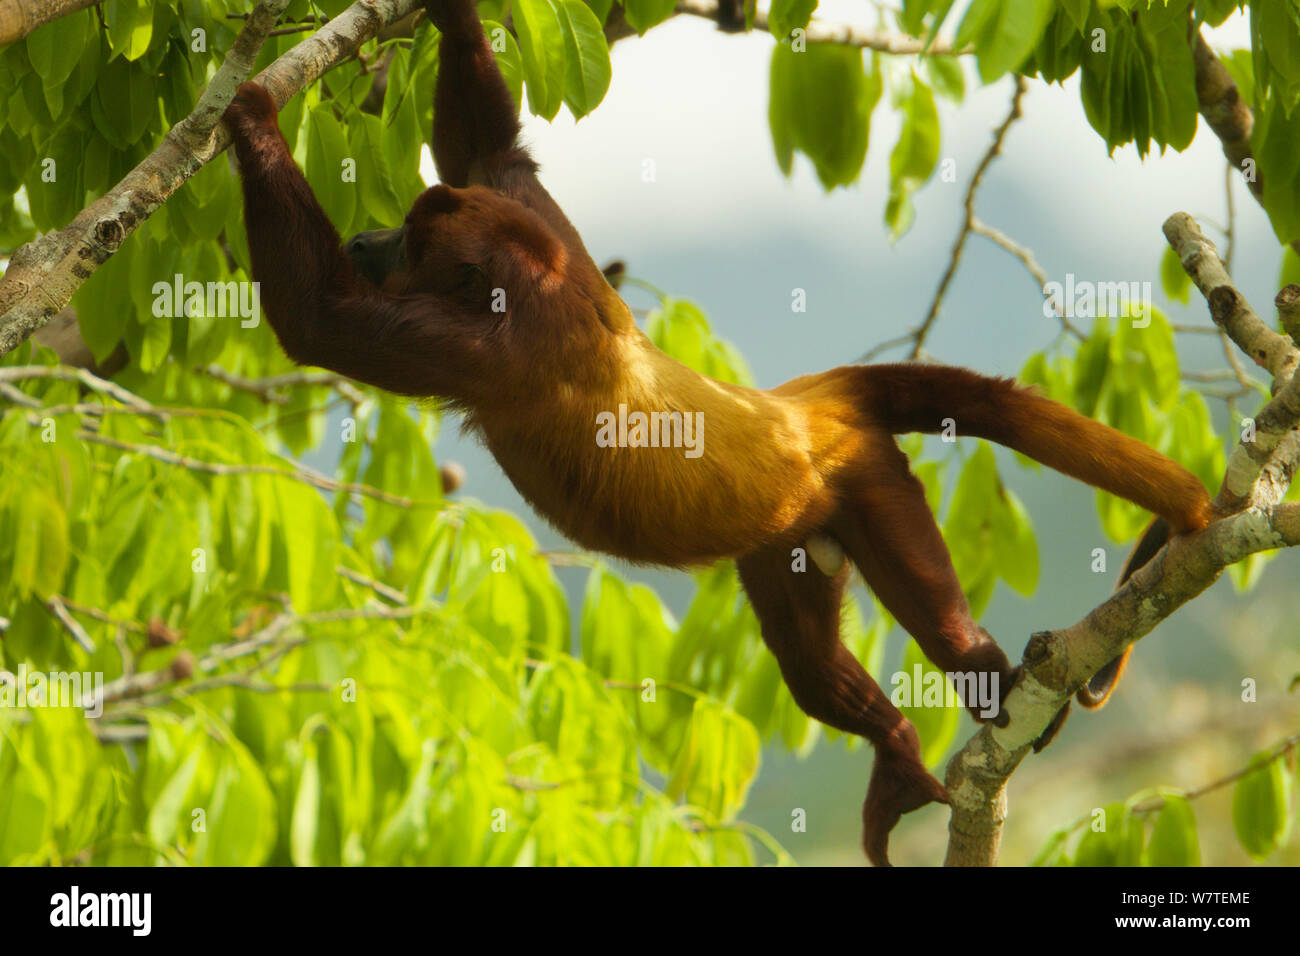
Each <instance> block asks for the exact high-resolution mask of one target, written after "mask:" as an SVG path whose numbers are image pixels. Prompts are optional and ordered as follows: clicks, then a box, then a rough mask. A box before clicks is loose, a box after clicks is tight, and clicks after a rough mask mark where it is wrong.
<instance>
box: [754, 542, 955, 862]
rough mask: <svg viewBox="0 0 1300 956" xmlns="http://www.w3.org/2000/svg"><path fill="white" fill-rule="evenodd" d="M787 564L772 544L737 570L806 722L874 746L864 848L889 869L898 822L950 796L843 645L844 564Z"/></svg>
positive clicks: (910, 732)
mask: <svg viewBox="0 0 1300 956" xmlns="http://www.w3.org/2000/svg"><path fill="white" fill-rule="evenodd" d="M790 563H791V559H790V551H789V549H788V548H783V547H771V548H764V549H762V550H760V551H755V552H753V553H751V554H748V555H745V556H744V557H743V558H741V559H740V560H739V561H738V562H737V565H738V567H739V568H740V580H741V583H742V584H744V586H745V592H746V593H747V594H748V595H749V600H750V603H751V604H752V605H753V607H754V612H755V613H756V614H757V615H758V621H759V624H760V625H761V627H762V632H763V641H764V642H765V643H766V644H767V646H768V648H769V649H770V650H771V651H772V653H773V654H775V655H776V659H777V663H778V664H779V665H780V667H781V674H782V676H783V677H784V678H785V683H786V686H788V687H789V688H790V693H791V694H792V695H793V696H794V699H795V702H796V703H797V704H798V705H799V707H800V708H801V709H802V710H803V711H804V713H806V714H807V715H808V716H809V717H812V718H813V719H815V720H819V721H821V722H822V723H824V724H828V725H830V726H831V727H834V728H836V729H837V730H842V731H845V732H846V733H851V734H858V735H859V736H862V737H866V738H867V739H868V740H869V741H871V743H872V744H873V745H874V747H875V750H876V760H875V765H874V766H873V767H872V770H871V782H870V784H869V785H868V787H867V797H866V801H865V802H864V803H863V805H862V845H863V849H865V850H866V853H867V857H868V858H869V859H870V860H871V862H872V863H874V864H876V865H877V866H888V865H889V858H888V854H887V850H888V845H889V831H890V830H892V829H893V828H894V825H895V824H896V823H897V822H898V819H899V817H901V816H902V815H903V814H904V813H907V812H909V811H911V810H915V809H917V808H918V807H923V806H925V805H926V804H927V803H931V802H933V801H938V802H940V803H947V802H948V793H947V791H946V790H944V788H943V785H942V784H941V783H939V781H938V780H936V779H935V778H934V777H933V776H931V775H930V773H929V771H927V770H926V769H925V765H924V764H923V763H922V762H921V747H920V740H919V738H918V737H917V734H916V729H915V728H914V727H913V726H912V725H911V723H909V722H908V720H907V719H906V718H905V717H904V716H903V715H902V714H900V713H899V712H898V710H897V709H896V708H895V707H894V706H893V705H892V704H891V703H890V702H889V699H888V698H887V697H886V696H885V694H884V692H883V691H881V689H880V687H879V686H877V684H876V682H875V681H873V680H872V679H871V677H870V675H868V674H867V672H866V671H865V670H863V668H862V665H861V664H859V663H858V661H857V658H855V657H854V656H853V655H852V653H850V652H849V649H848V648H847V647H845V646H844V644H843V643H841V641H840V636H839V628H840V599H841V596H842V594H843V591H844V582H845V581H846V580H847V578H848V566H847V564H845V566H844V568H843V569H842V570H841V571H840V572H839V573H838V574H836V575H835V576H834V577H827V576H826V575H825V574H823V573H822V572H821V571H820V570H818V569H817V567H815V566H812V567H809V568H808V569H807V570H805V571H802V572H799V571H793V570H791V568H790Z"/></svg>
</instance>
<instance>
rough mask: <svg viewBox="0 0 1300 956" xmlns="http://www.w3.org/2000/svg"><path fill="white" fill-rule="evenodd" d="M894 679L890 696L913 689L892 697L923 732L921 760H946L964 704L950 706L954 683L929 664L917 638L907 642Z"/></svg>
mask: <svg viewBox="0 0 1300 956" xmlns="http://www.w3.org/2000/svg"><path fill="white" fill-rule="evenodd" d="M918 675H920V682H919V683H918V680H917V677H918ZM903 681H905V683H904V682H903ZM895 682H896V683H895V686H894V688H893V689H892V691H891V695H901V693H902V691H903V689H904V688H906V689H908V690H910V692H911V693H910V694H909V695H908V696H907V697H901V696H892V699H893V700H895V701H899V703H897V704H896V706H897V707H898V709H899V710H900V711H902V713H903V716H904V717H906V718H907V719H908V720H910V721H911V722H912V723H913V724H914V725H915V727H916V732H917V733H918V734H920V735H921V759H922V760H923V761H924V762H925V765H926V766H927V767H933V766H935V765H936V764H937V763H938V762H939V761H940V760H941V759H943V755H944V754H945V753H947V751H948V748H949V747H950V746H952V742H953V741H954V740H955V739H956V737H957V730H958V729H959V728H960V727H961V713H962V705H961V703H960V701H955V702H954V703H953V705H952V706H951V707H949V706H948V697H949V695H950V691H951V689H952V683H951V682H950V681H949V680H948V677H947V675H946V674H944V672H943V671H941V670H939V668H937V667H935V666H934V665H933V664H931V663H930V661H929V659H928V658H927V657H926V656H925V654H924V653H923V652H922V651H921V648H920V647H919V646H918V645H917V643H916V641H914V640H910V641H908V642H907V647H906V649H905V650H904V651H903V666H902V667H901V668H900V670H899V673H898V674H897V675H895ZM927 691H928V692H929V693H928V694H927ZM936 698H937V699H936Z"/></svg>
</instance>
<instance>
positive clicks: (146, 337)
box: [0, 0, 610, 372]
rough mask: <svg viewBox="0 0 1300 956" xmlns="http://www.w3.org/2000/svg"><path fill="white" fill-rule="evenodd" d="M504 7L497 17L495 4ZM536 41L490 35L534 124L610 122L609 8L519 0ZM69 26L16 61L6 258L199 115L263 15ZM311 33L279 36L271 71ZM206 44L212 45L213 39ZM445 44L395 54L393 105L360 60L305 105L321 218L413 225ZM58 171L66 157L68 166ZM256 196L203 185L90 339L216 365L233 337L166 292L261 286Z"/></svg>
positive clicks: (77, 17) (299, 110) (303, 142)
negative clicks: (247, 204)
mask: <svg viewBox="0 0 1300 956" xmlns="http://www.w3.org/2000/svg"><path fill="white" fill-rule="evenodd" d="M347 6H348V3H347V2H345V0H331V2H324V3H316V4H312V3H308V2H307V0H293V2H292V3H291V4H290V5H289V7H288V9H287V10H286V11H285V16H286V17H289V18H299V17H302V16H305V15H307V14H308V13H311V12H316V13H319V14H322V15H325V16H335V15H337V14H338V13H339V12H341V11H342V10H343V9H345V8H346V7H347ZM485 6H486V5H485ZM498 6H499V7H500V11H499V15H500V16H502V17H504V15H505V12H506V10H507V9H512V10H513V13H514V17H515V23H516V26H517V29H518V30H519V41H518V42H516V40H515V38H514V36H513V35H512V34H511V33H510V32H509V31H507V30H505V29H504V28H503V27H501V25H500V24H499V23H497V22H495V21H487V22H486V23H485V28H486V29H487V31H488V33H489V36H490V38H491V40H492V43H493V48H494V50H495V51H496V56H497V59H498V62H499V64H500V66H501V69H502V73H503V75H504V76H505V77H506V80H507V84H508V85H509V86H510V88H511V91H512V93H513V94H514V96H515V98H516V100H517V101H518V100H521V97H522V95H523V89H524V87H525V84H526V86H527V90H528V101H529V104H530V106H531V107H532V109H533V111H534V112H536V113H538V114H539V115H543V116H546V117H547V118H548V119H549V118H553V117H554V116H555V114H556V112H557V111H558V109H559V106H560V104H561V103H564V104H567V105H568V106H569V108H570V109H571V110H572V111H573V113H574V115H575V116H583V115H586V114H587V113H589V112H590V111H591V110H592V109H594V108H595V107H596V106H597V105H598V104H599V103H600V101H601V99H602V98H603V97H604V95H605V92H606V89H607V88H608V86H609V79H610V68H609V50H608V47H607V45H606V42H605V38H604V35H603V34H602V33H601V29H600V22H599V20H598V19H597V16H596V14H595V13H593V11H592V9H591V8H590V7H589V6H587V5H586V4H584V3H582V2H581V0H514V2H513V4H512V5H508V4H505V3H502V4H499V5H498ZM103 10H104V16H105V19H106V22H107V30H103V29H101V28H100V26H99V24H98V22H97V21H96V19H95V17H96V13H95V11H93V10H86V11H81V12H78V13H74V14H70V15H68V16H65V17H62V18H59V19H58V20H55V21H53V22H52V23H50V24H48V25H46V26H43V27H42V28H41V29H39V30H36V31H34V32H33V33H32V34H31V35H30V36H28V37H27V38H26V39H25V40H24V41H22V42H19V43H15V44H11V45H9V46H7V47H5V48H4V50H2V51H0V87H2V88H3V89H5V90H8V91H11V92H9V93H7V94H0V95H7V96H8V103H7V109H3V110H0V246H8V247H14V246H17V245H20V244H21V243H23V242H26V241H28V240H30V239H32V238H34V237H35V235H36V233H37V232H38V231H40V232H44V231H49V230H52V229H57V228H59V227H61V226H63V225H65V224H66V223H67V222H68V221H69V220H71V219H72V218H73V216H75V215H76V213H77V212H78V211H80V209H81V208H82V207H83V206H84V205H85V204H87V203H88V202H90V201H92V200H94V199H95V198H97V197H98V196H100V195H102V194H103V193H104V192H105V191H106V190H107V189H108V188H109V187H110V186H112V185H113V184H115V183H116V182H118V181H119V180H120V179H121V178H122V176H123V175H125V174H126V172H127V171H129V170H130V169H131V168H133V167H134V166H135V165H136V164H138V163H139V162H140V161H141V160H142V159H143V158H144V157H145V156H146V155H147V154H148V152H149V151H150V150H151V149H152V148H154V147H155V146H156V145H157V143H158V141H159V140H160V139H161V137H162V135H163V134H164V133H165V132H166V130H167V129H168V128H169V127H170V125H172V124H174V123H175V122H177V121H178V120H179V119H181V118H182V117H184V116H185V115H186V114H188V113H189V111H190V110H191V109H192V108H193V106H194V102H195V98H196V96H197V93H198V91H199V90H200V89H202V87H203V86H204V85H205V84H206V83H207V82H208V81H209V80H210V79H211V78H212V76H213V75H214V73H215V71H216V68H217V67H218V66H219V65H220V62H221V58H222V57H223V56H224V55H225V52H226V51H227V50H228V49H229V47H230V44H231V43H232V42H233V40H234V37H235V30H236V29H237V28H238V26H239V24H240V21H239V20H229V19H226V14H227V13H238V14H240V15H242V14H244V13H246V12H247V11H246V10H245V8H244V7H243V5H240V4H232V3H227V2H226V0H186V2H184V3H182V4H179V5H176V6H174V7H173V6H172V5H168V4H151V3H148V2H145V0H113V2H109V3H107V4H105V5H104V7H103ZM304 35H305V34H296V33H294V34H288V35H284V36H279V37H271V38H269V39H268V40H267V42H266V44H265V45H264V47H263V49H262V52H261V54H260V55H259V58H258V61H257V68H258V69H260V68H261V67H263V66H265V65H266V64H268V63H269V62H270V61H271V60H272V59H274V58H275V57H277V56H279V55H281V54H282V53H284V52H285V51H287V50H288V49H289V48H290V47H292V46H294V45H295V44H297V43H299V42H301V40H302V39H303V36H304ZM196 36H201V38H202V43H201V44H200V43H199V42H197V41H196ZM436 37H437V31H436V30H434V29H433V28H432V27H431V26H429V25H428V24H427V23H425V24H422V25H421V26H420V27H419V28H418V29H417V31H416V34H415V37H414V40H413V41H399V40H394V41H388V42H387V43H386V45H385V46H386V49H385V51H384V55H386V56H389V57H391V59H390V61H389V66H388V73H387V86H386V89H385V95H384V98H383V100H382V105H381V106H380V107H379V108H378V109H377V110H376V111H375V112H364V111H362V110H361V109H359V108H358V107H359V106H360V105H361V103H362V102H363V101H364V100H365V99H366V96H367V94H368V93H370V92H371V88H372V84H373V77H372V74H371V72H369V71H368V70H367V67H366V64H365V63H363V62H362V61H360V60H353V61H349V62H347V63H345V64H343V65H341V66H339V67H338V68H337V69H335V70H332V71H331V72H330V73H329V74H328V75H327V76H326V77H325V79H324V80H323V81H322V82H321V83H320V84H316V85H314V86H313V87H311V88H310V89H308V90H306V91H304V93H303V94H302V95H300V96H297V97H294V98H293V99H291V100H290V101H289V102H288V103H287V104H286V105H285V107H284V109H283V110H282V111H281V113H280V128H281V130H282V131H283V132H284V134H285V138H286V139H287V140H288V142H289V145H290V148H291V149H293V151H294V157H295V159H296V160H297V161H298V162H299V163H300V164H301V165H302V166H303V167H304V169H305V170H306V172H307V175H308V177H309V179H310V181H311V182H312V184H313V187H314V189H315V190H316V195H317V196H318V198H319V199H320V202H321V205H322V206H323V207H324V209H325V211H326V213H327V214H328V215H329V216H330V219H331V221H332V222H333V223H334V225H335V227H336V228H337V229H338V230H339V232H340V233H341V234H344V235H347V234H350V233H352V232H356V231H360V230H363V229H372V228H385V227H391V226H396V225H398V224H400V223H401V221H402V219H403V218H404V216H405V214H406V210H407V209H408V208H409V206H410V201H411V197H412V196H414V195H415V194H416V193H418V192H419V190H420V189H421V188H423V183H422V181H421V179H420V176H419V164H420V145H421V143H422V142H423V141H424V138H425V135H426V131H427V130H428V129H429V128H430V125H431V122H432V114H433V87H434V78H435V76H436V73H437V62H438V57H437V50H438V44H437V42H436ZM48 161H52V162H53V166H51V165H50V164H49V162H48ZM240 205H241V203H240V195H239V185H238V182H237V181H236V179H235V177H234V176H233V174H232V172H231V170H230V169H229V167H228V164H226V163H223V162H214V163H210V164H208V165H207V166H206V167H204V168H203V169H201V170H200V171H199V172H198V173H197V174H195V175H194V176H193V177H192V178H191V179H190V180H189V181H188V182H187V183H186V184H185V185H184V186H182V187H181V188H180V190H178V191H177V193H176V194H175V195H174V196H172V197H171V199H170V200H169V201H168V202H167V204H166V205H165V206H163V207H162V208H160V209H159V210H158V211H157V212H155V213H154V215H153V216H151V217H150V219H149V220H148V221H147V222H145V223H143V224H142V225H141V227H140V228H139V229H138V230H137V232H136V234H134V235H133V236H132V237H131V238H130V239H128V241H127V242H126V243H124V244H123V246H122V247H121V249H120V250H119V251H118V253H117V254H116V255H115V256H114V257H113V258H112V259H110V260H109V261H108V262H107V263H105V264H104V265H103V266H102V267H101V268H100V269H98V270H97V271H96V272H95V273H94V274H93V275H92V276H91V277H90V278H89V279H88V280H87V281H86V282H85V283H84V284H83V285H82V287H81V288H80V289H79V290H78V293H77V295H76V296H75V297H74V298H73V302H72V305H73V306H74V307H75V308H76V309H77V310H78V318H79V322H80V325H81V329H82V334H83V337H84V338H85V340H86V342H87V344H88V345H89V346H90V347H91V349H92V351H93V352H94V353H95V355H96V356H97V357H98V358H100V359H103V358H104V357H105V356H107V355H108V354H109V353H111V352H112V351H113V349H114V348H116V347H117V345H118V343H119V342H124V343H125V344H126V347H127V350H128V352H129V354H130V356H131V358H132V360H133V362H134V364H135V365H136V366H137V367H138V368H139V369H141V370H143V371H146V372H148V371H153V370H155V369H157V368H159V367H160V365H161V363H162V362H163V361H164V359H166V358H167V357H168V356H169V355H174V356H175V357H176V358H178V359H179V360H181V361H183V362H187V363H189V364H191V365H202V364H205V363H207V362H209V361H212V360H213V359H214V358H216V357H217V356H218V355H219V354H220V353H221V352H222V349H223V347H224V345H225V344H226V341H227V335H228V333H229V330H230V329H231V327H232V326H231V324H230V323H228V322H224V321H220V320H217V319H216V318H215V317H213V316H209V315H207V314H204V313H199V314H195V315H189V314H181V315H157V314H156V313H155V312H154V310H153V305H154V300H155V298H156V295H155V293H154V291H153V289H154V286H155V284H156V283H159V282H164V283H169V282H171V281H172V279H173V276H175V275H177V274H180V275H183V276H185V277H186V279H187V280H189V279H194V278H201V279H202V280H203V281H213V282H223V283H224V282H228V281H232V280H236V279H241V278H246V277H247V275H248V271H249V262H248V251H247V243H246V241H245V238H244V236H243V234H242V229H241V228H240V227H239V226H238V225H237V223H238V221H239V215H238V210H239V209H240Z"/></svg>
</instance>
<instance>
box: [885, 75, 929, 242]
mask: <svg viewBox="0 0 1300 956" xmlns="http://www.w3.org/2000/svg"><path fill="white" fill-rule="evenodd" d="M898 106H899V110H900V111H901V112H902V114H903V124H902V128H901V129H900V130H899V133H898V143H897V144H896V145H895V146H894V151H893V153H892V154H891V155H890V157H889V179H890V196H889V203H888V205H887V206H886V212H885V221H886V223H888V225H889V226H890V235H891V238H893V239H897V238H898V237H899V236H901V235H902V234H903V233H904V232H906V231H907V229H908V227H909V226H910V225H911V220H912V215H911V194H912V193H913V192H914V191H915V190H916V189H918V188H919V187H920V186H921V184H922V183H924V182H925V181H926V180H927V179H929V178H930V175H931V173H933V172H934V167H935V165H936V164H937V163H938V162H939V112H938V110H937V109H936V108H935V105H934V94H933V93H931V92H930V88H929V87H928V86H926V85H925V83H923V82H922V81H921V79H920V78H919V77H917V76H916V75H915V74H913V76H912V81H911V84H910V89H909V91H908V93H907V94H905V95H904V96H903V97H902V98H901V100H900V102H899V104H898Z"/></svg>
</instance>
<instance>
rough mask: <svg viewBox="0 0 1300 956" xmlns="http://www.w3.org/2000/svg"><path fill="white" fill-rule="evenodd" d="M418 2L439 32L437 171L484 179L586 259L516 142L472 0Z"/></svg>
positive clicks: (514, 121) (514, 120)
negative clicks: (525, 209)
mask: <svg viewBox="0 0 1300 956" xmlns="http://www.w3.org/2000/svg"><path fill="white" fill-rule="evenodd" d="M424 9H425V11H426V12H427V13H428V15H429V19H430V20H431V21H432V22H433V25H434V26H435V27H437V28H438V30H439V32H440V33H441V34H442V40H441V41H440V43H441V45H440V46H439V48H438V83H437V88H436V89H435V91H434V97H433V160H434V163H435V164H436V165H437V167H438V176H439V178H440V179H441V180H442V181H443V182H444V183H446V184H447V185H448V186H456V187H464V186H469V185H481V186H488V187H489V188H491V189H495V190H497V191H498V192H501V193H504V194H505V195H507V196H509V197H510V198H511V199H517V200H519V202H521V203H523V204H524V205H525V206H528V207H529V208H530V209H532V210H533V211H534V212H536V213H537V214H538V215H539V216H541V217H542V219H543V220H545V221H546V223H547V225H549V226H550V227H551V228H552V229H554V230H555V231H556V233H557V234H558V235H559V236H560V239H561V240H562V241H563V242H564V245H565V246H566V247H568V249H569V251H570V252H571V253H575V254H580V255H581V257H583V258H585V259H590V256H588V255H587V250H586V248H585V247H584V246H583V244H582V238H581V237H580V236H579V235H578V231H577V230H576V229H575V228H574V227H573V224H572V223H570V222H569V219H568V217H567V216H565V215H564V213H563V211H561V209H560V207H559V205H558V204H557V203H556V202H555V200H554V199H552V198H551V195H550V193H548V192H547V191H546V190H545V189H544V188H543V187H542V184H541V182H540V181H539V180H538V179H537V164H536V163H535V162H533V159H532V157H531V156H529V155H528V150H526V149H524V148H523V147H522V146H520V145H519V143H518V138H519V129H520V127H519V104H517V103H516V102H515V101H514V98H513V97H511V95H510V90H509V89H507V88H506V83H505V80H504V79H502V77H501V71H500V69H498V68H497V61H496V57H495V56H494V55H493V53H492V47H491V45H490V44H489V43H488V38H487V35H486V34H485V33H484V32H483V24H482V23H481V22H480V21H479V18H478V13H477V11H476V10H475V6H474V0H426V2H425V5H424ZM592 265H593V266H594V265H595V264H594V263H592Z"/></svg>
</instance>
